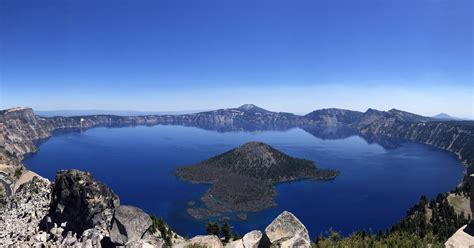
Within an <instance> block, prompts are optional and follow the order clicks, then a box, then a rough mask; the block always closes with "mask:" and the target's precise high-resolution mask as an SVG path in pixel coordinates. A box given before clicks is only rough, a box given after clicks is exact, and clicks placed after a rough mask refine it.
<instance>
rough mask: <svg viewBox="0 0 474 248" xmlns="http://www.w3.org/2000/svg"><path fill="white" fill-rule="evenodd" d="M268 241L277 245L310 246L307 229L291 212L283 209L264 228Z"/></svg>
mask: <svg viewBox="0 0 474 248" xmlns="http://www.w3.org/2000/svg"><path fill="white" fill-rule="evenodd" d="M265 235H266V236H267V237H268V240H269V241H270V243H271V244H272V245H274V246H277V247H310V246H311V241H310V239H309V235H308V230H307V229H306V227H305V226H304V225H303V223H301V221H300V220H298V218H296V216H294V215H293V214H292V213H290V212H287V211H284V212H283V213H281V214H280V215H278V217H277V218H276V219H274V220H273V221H272V223H271V224H270V225H268V226H267V228H265Z"/></svg>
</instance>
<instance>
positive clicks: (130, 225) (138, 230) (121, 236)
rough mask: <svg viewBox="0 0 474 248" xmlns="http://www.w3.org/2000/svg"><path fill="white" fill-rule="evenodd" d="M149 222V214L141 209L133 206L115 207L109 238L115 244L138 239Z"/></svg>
mask: <svg viewBox="0 0 474 248" xmlns="http://www.w3.org/2000/svg"><path fill="white" fill-rule="evenodd" d="M151 224H152V221H151V218H150V216H149V215H148V214H146V213H145V212H143V210H141V209H139V208H136V207H133V206H120V207H118V208H117V209H115V213H114V217H113V219H112V228H111V230H110V239H111V241H112V243H114V244H116V245H126V244H128V243H132V242H134V241H138V240H140V239H141V238H142V237H143V235H144V234H145V232H146V231H147V229H148V228H149V227H150V226H151Z"/></svg>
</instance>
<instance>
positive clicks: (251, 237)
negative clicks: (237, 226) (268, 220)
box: [225, 230, 263, 248]
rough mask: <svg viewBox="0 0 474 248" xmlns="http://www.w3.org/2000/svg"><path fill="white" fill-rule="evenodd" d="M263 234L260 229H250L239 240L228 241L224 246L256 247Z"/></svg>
mask: <svg viewBox="0 0 474 248" xmlns="http://www.w3.org/2000/svg"><path fill="white" fill-rule="evenodd" d="M262 237H263V234H262V232H261V231H257V230H254V231H251V232H248V233H247V234H245V235H244V237H242V238H241V239H239V240H234V241H231V242H229V243H228V244H227V245H226V246H225V247H226V248H258V247H259V245H260V240H261V239H262Z"/></svg>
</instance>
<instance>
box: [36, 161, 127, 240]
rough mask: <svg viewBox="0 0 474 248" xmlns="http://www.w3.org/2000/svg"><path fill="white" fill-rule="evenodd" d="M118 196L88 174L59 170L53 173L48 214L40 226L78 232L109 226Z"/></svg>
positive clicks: (117, 203) (117, 202)
mask: <svg viewBox="0 0 474 248" xmlns="http://www.w3.org/2000/svg"><path fill="white" fill-rule="evenodd" d="M118 206H119V199H118V197H117V196H116V195H115V194H114V193H113V192H112V190H110V189H109V188H108V187H107V186H105V185H104V184H102V183H100V182H98V181H95V180H93V178H92V175H91V174H90V173H86V172H82V171H78V170H63V171H59V172H58V173H57V174H56V180H55V182H54V185H53V191H52V200H51V206H50V210H49V213H48V215H47V217H46V218H45V220H44V223H43V224H44V228H45V229H46V230H49V229H51V228H52V227H53V225H54V224H56V225H57V226H61V227H63V228H64V231H66V232H67V231H72V232H73V233H76V234H78V235H81V234H82V233H83V232H84V231H85V230H86V229H90V228H94V227H98V226H101V227H102V229H107V227H108V226H110V223H111V220H112V215H113V212H114V209H115V208H116V207H118Z"/></svg>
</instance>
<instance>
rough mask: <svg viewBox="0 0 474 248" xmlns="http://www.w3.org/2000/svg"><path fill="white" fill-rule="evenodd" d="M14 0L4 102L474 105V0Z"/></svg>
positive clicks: (3, 29) (306, 107) (7, 23)
mask: <svg viewBox="0 0 474 248" xmlns="http://www.w3.org/2000/svg"><path fill="white" fill-rule="evenodd" d="M0 2H1V5H0V18H1V22H0V41H1V50H0V51H1V52H0V55H1V56H0V59H1V61H0V63H1V64H0V69H1V74H0V80H1V81H0V91H1V92H0V93H1V95H0V97H1V98H0V107H1V108H7V107H14V106H30V107H33V108H34V109H37V110H54V109H110V110H144V111H152V110H156V111H157V110H160V111H179V110H193V109H215V108H224V107H234V106H239V105H241V104H244V103H254V104H257V105H259V106H261V107H265V108H267V109H270V110H275V111H288V112H297V113H304V112H309V111H311V110H314V109H318V108H327V107H339V108H348V109H354V110H362V111H365V110H366V109H367V108H369V107H370V108H377V109H381V110H388V109H391V108H398V109H403V110H407V111H411V112H416V113H420V114H425V115H434V114H437V113H439V112H446V113H449V114H451V115H455V116H459V117H469V118H474V99H473V98H474V96H473V88H474V87H473V84H474V82H473V74H474V69H473V65H474V51H473V50H474V48H473V44H474V41H473V32H474V31H473V18H474V17H473V9H474V6H473V1H470V0H467V1H456V0H454V1H453V0H450V1H436V0H426V1H416V0H414V1H408V0H396V1H388V0H379V1H355V0H352V1H351V0H346V1H342V0H327V1H317V0H314V1H295V0H289V1H270V0H268V1H247V0H239V1H237V0H235V1H226V0H219V1H199V0H195V1H183V0H173V1H159V0H153V1H151V0H150V1H144V0H138V1H137V0H135V1H112V0H102V1H85V0H77V1H67V0H64V1H60V0H57V1H41V0H36V1H24V0H0Z"/></svg>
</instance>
